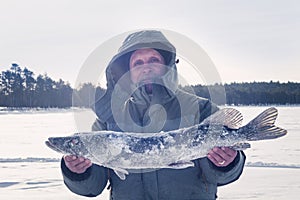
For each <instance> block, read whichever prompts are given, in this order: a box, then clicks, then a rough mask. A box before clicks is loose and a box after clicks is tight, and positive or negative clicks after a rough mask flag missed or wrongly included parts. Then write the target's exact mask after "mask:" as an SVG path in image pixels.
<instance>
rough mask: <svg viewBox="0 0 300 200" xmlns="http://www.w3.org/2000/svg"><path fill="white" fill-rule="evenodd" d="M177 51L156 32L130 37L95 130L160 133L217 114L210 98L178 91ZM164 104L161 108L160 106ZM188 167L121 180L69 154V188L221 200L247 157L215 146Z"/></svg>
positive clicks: (112, 72)
mask: <svg viewBox="0 0 300 200" xmlns="http://www.w3.org/2000/svg"><path fill="white" fill-rule="evenodd" d="M175 60H176V50H175V47H174V46H173V45H172V44H171V43H170V42H169V41H168V40H167V39H166V38H165V36H164V35H163V34H162V33H161V32H159V31H154V30H149V31H140V32H136V33H133V34H131V35H129V36H128V37H127V38H126V39H125V41H124V42H123V44H122V46H121V48H120V49H119V52H118V54H117V55H115V56H114V57H113V58H112V60H111V62H110V64H109V65H108V67H107V69H106V78H107V91H106V94H105V95H104V96H103V97H101V98H100V99H99V100H97V102H96V106H95V112H96V114H97V117H98V119H97V120H96V122H95V123H94V125H93V130H94V131H96V130H113V131H128V132H129V131H131V132H141V133H142V132H154V133H155V132H160V131H169V130H175V129H178V128H182V127H188V126H192V125H194V124H198V123H200V122H201V121H203V120H204V119H205V118H206V117H208V116H209V115H211V114H212V113H214V112H216V111H217V110H218V107H217V106H216V105H215V104H213V103H212V102H210V101H209V100H207V99H204V98H200V97H197V96H195V95H192V94H188V93H186V92H184V91H182V90H180V89H179V88H178V84H177V70H176V61H175ZM157 105H159V106H157ZM193 162H194V164H195V167H189V168H185V169H177V170H174V169H160V170H152V171H149V170H140V171H135V173H130V174H129V175H127V176H126V179H125V180H121V179H120V178H119V177H118V176H117V175H116V174H115V173H114V171H112V170H110V169H107V168H105V167H103V166H98V165H96V164H92V163H91V162H90V160H88V159H85V158H82V157H76V156H64V158H63V159H62V172H63V177H64V182H65V184H66V185H67V187H68V188H69V189H70V190H71V191H73V192H74V193H76V194H79V195H84V196H90V197H94V196H97V195H99V194H101V192H102V191H103V189H104V188H105V186H106V184H107V182H108V181H109V182H110V186H111V199H116V200H120V199H126V200H128V199H134V200H139V199H141V200H143V199H168V200H169V199H172V200H174V199H180V200H181V199H199V200H200V199H216V194H217V187H218V186H220V185H225V184H228V183H231V182H233V181H235V180H237V179H238V178H239V176H240V175H241V173H242V170H243V167H244V162H245V155H244V154H243V152H240V151H235V150H233V149H230V148H228V147H215V148H214V149H212V150H211V151H210V152H209V153H208V155H207V157H206V158H202V159H197V160H194V161H193Z"/></svg>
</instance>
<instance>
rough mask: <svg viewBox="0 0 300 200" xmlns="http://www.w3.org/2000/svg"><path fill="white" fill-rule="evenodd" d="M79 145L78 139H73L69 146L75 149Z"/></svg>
mask: <svg viewBox="0 0 300 200" xmlns="http://www.w3.org/2000/svg"><path fill="white" fill-rule="evenodd" d="M78 143H79V141H78V139H72V140H71V141H70V142H69V146H70V147H73V146H75V145H77V144H78Z"/></svg>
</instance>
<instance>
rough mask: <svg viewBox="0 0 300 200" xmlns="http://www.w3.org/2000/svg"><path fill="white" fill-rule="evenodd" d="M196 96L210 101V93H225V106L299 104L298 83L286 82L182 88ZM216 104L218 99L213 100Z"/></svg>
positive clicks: (299, 87) (299, 89) (299, 92)
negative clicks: (191, 91)
mask: <svg viewBox="0 0 300 200" xmlns="http://www.w3.org/2000/svg"><path fill="white" fill-rule="evenodd" d="M191 88H192V90H193V93H194V94H195V95H197V96H201V97H204V98H208V99H210V97H211V93H218V92H222V91H225V99H226V102H225V103H226V104H228V105H268V104H277V105H293V104H300V83H295V82H287V83H280V82H279V81H277V82H273V81H270V82H251V83H230V84H215V85H210V86H205V85H195V86H191V87H190V86H189V87H187V86H186V87H183V89H184V90H186V91H190V90H191ZM213 100H214V102H215V103H217V104H219V105H220V104H224V103H223V102H218V99H213Z"/></svg>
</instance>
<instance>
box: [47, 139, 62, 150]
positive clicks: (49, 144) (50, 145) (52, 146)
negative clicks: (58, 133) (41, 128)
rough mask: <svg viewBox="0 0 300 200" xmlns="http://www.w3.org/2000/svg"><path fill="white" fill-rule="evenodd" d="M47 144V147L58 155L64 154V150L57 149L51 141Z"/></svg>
mask: <svg viewBox="0 0 300 200" xmlns="http://www.w3.org/2000/svg"><path fill="white" fill-rule="evenodd" d="M45 144H46V145H47V147H49V148H50V149H52V150H54V151H56V152H58V153H64V152H63V151H62V150H60V149H59V148H57V147H56V146H54V145H53V144H52V143H51V142H50V141H49V140H48V141H46V142H45Z"/></svg>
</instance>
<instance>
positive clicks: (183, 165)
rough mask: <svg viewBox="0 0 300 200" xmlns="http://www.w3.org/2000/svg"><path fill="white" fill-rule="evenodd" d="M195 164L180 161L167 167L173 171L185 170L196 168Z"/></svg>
mask: <svg viewBox="0 0 300 200" xmlns="http://www.w3.org/2000/svg"><path fill="white" fill-rule="evenodd" d="M194 166H195V164H194V163H193V162H192V161H179V162H176V163H171V164H169V165H168V166H167V168H171V169H185V168H188V167H194Z"/></svg>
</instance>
